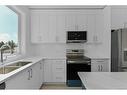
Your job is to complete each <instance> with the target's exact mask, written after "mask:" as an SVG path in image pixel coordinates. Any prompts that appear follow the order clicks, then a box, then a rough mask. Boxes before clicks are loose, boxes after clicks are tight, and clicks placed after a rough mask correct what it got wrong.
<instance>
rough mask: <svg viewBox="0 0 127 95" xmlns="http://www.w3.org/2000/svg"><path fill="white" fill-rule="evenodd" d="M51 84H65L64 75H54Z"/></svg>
mask: <svg viewBox="0 0 127 95" xmlns="http://www.w3.org/2000/svg"><path fill="white" fill-rule="evenodd" d="M53 82H65V73H61V72H60V73H58V72H57V73H54V74H53Z"/></svg>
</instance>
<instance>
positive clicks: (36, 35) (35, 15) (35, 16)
mask: <svg viewBox="0 0 127 95" xmlns="http://www.w3.org/2000/svg"><path fill="white" fill-rule="evenodd" d="M30 20H31V23H30V24H31V26H30V27H31V30H30V31H31V42H32V43H38V42H39V40H40V31H39V28H40V26H39V25H40V24H39V12H38V11H31V19H30Z"/></svg>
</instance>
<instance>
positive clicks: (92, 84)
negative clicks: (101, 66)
mask: <svg viewBox="0 0 127 95" xmlns="http://www.w3.org/2000/svg"><path fill="white" fill-rule="evenodd" d="M78 75H79V77H80V79H81V81H82V83H83V85H84V86H85V88H86V89H127V72H78Z"/></svg>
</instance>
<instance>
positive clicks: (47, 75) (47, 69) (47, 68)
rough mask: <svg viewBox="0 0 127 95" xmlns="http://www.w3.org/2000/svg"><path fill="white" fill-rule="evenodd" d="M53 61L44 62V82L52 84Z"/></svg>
mask: <svg viewBox="0 0 127 95" xmlns="http://www.w3.org/2000/svg"><path fill="white" fill-rule="evenodd" d="M51 68H52V61H51V60H44V82H46V83H47V82H52V70H51Z"/></svg>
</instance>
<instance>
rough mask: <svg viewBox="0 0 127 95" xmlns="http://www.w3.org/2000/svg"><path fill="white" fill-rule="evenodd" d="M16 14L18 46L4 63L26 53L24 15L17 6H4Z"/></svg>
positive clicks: (19, 57) (21, 56)
mask: <svg viewBox="0 0 127 95" xmlns="http://www.w3.org/2000/svg"><path fill="white" fill-rule="evenodd" d="M6 7H8V8H9V9H11V10H12V11H14V12H15V13H17V15H18V47H19V52H18V53H17V55H16V56H15V57H13V58H10V59H7V60H6V61H5V62H4V63H8V62H11V61H15V60H18V59H21V58H23V57H24V56H25V55H26V34H25V33H26V15H25V13H24V12H23V11H22V10H21V9H19V8H18V7H17V6H14V5H12V6H10V5H8V6H6Z"/></svg>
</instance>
